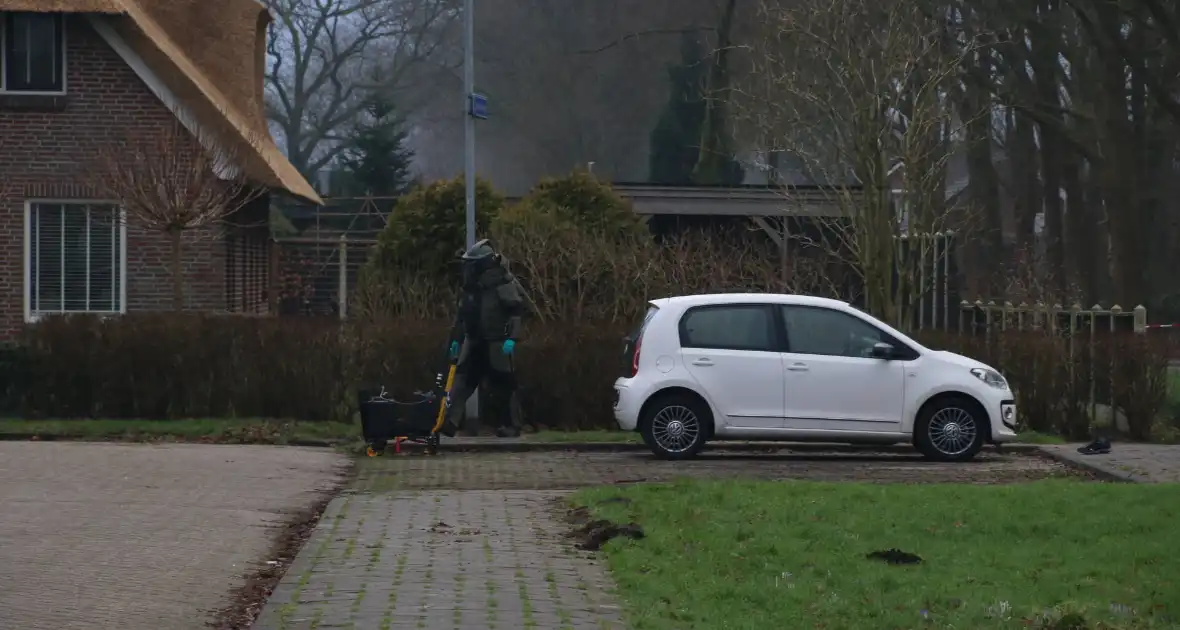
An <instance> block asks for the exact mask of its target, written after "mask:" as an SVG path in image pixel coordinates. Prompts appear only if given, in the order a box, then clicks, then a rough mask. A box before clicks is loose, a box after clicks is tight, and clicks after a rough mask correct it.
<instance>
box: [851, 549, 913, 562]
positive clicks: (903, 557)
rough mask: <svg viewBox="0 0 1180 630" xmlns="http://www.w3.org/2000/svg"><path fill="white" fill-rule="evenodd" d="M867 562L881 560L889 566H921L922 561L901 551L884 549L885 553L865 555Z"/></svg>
mask: <svg viewBox="0 0 1180 630" xmlns="http://www.w3.org/2000/svg"><path fill="white" fill-rule="evenodd" d="M865 557H866V558H868V559H869V560H883V561H885V562H887V563H889V564H921V563H922V559H921V558H919V557H918V556H916V555H914V554H912V553H907V552H905V551H902V550H901V549H896V548H895V549H886V550H885V551H874V552H872V553H867V554H865Z"/></svg>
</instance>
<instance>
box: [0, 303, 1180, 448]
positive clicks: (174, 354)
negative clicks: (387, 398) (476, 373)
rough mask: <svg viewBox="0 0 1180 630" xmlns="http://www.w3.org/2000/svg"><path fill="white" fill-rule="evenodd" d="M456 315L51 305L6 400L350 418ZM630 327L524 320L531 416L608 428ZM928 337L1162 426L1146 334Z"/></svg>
mask: <svg viewBox="0 0 1180 630" xmlns="http://www.w3.org/2000/svg"><path fill="white" fill-rule="evenodd" d="M448 325H449V322H447V321H440V320H412V319H397V320H385V321H368V322H353V323H349V324H344V325H342V324H340V323H339V322H337V321H334V320H330V319H326V318H290V317H282V318H271V317H238V316H224V315H222V316H217V315H197V314H152V315H146V314H145V315H126V316H122V317H118V318H110V319H99V318H94V317H86V316H72V317H57V318H49V319H46V320H44V321H42V322H41V323H38V324H36V325H34V326H31V327H30V328H29V329H28V330H27V332H26V335H25V338H24V340H23V343H22V345H21V347H20V348H19V349H15V348H8V349H5V350H3V351H0V377H4V378H5V381H4V382H5V390H4V391H3V392H0V393H3V394H4V396H3V399H0V400H3V401H4V402H5V403H6V407H7V408H8V411H9V413H19V414H20V415H23V416H24V417H28V418H141V419H175V418H192V417H195V418H224V417H249V418H256V417H268V418H289V419H299V420H312V421H317V420H351V419H353V418H354V415H353V414H354V412H355V409H354V405H355V398H354V396H355V391H356V389H357V388H361V387H368V386H372V385H377V384H380V385H384V386H386V387H388V388H389V389H390V391H391V392H392V393H393V394H394V395H396V396H402V397H404V396H409V395H411V394H412V393H413V391H414V390H417V389H425V388H428V387H430V385H431V383H432V382H433V379H434V376H435V374H436V372H437V370H439V369H440V367H441V365H442V363H441V362H442V360H443V358H444V351H445V349H444V347H443V345H444V340H445V337H446V330H447V327H448ZM625 328H627V327H626V326H620V325H615V324H609V325H594V324H590V323H568V322H552V321H550V322H541V321H539V320H536V319H534V320H532V321H530V322H528V323H527V324H526V336H525V338H524V340H523V342H522V343H521V345H520V346H519V356H518V361H517V364H518V366H519V375H520V382H521V397H522V402H523V404H524V408H525V414H526V421H527V422H529V423H530V424H534V425H540V426H543V427H551V428H562V429H601V428H611V427H613V424H614V421H613V417H612V413H611V401H612V396H611V384H612V383H613V382H614V380H615V378H617V377H618V376H619V374H620V373H621V372H622V370H623V367H624V363H625V361H624V359H623V357H621V355H620V350H621V344H622V342H621V338H622V335H623V334H625V332H626V330H625ZM919 337H920V339H921V340H922V342H923V343H925V344H927V345H928V346H930V347H933V348H943V349H948V350H952V351H956V352H960V353H963V354H966V355H968V356H973V357H975V358H978V359H980V360H982V361H984V362H986V363H989V364H991V365H994V366H995V367H997V368H998V369H1000V370H1001V371H1003V372H1004V373H1005V374H1006V375H1007V376H1008V378H1009V380H1010V381H1011V382H1012V384H1013V386H1014V389H1015V390H1016V396H1017V399H1018V400H1017V402H1018V404H1019V408H1020V410H1021V415H1022V418H1023V420H1024V421H1025V422H1027V423H1028V425H1027V426H1029V427H1030V428H1032V429H1035V430H1038V431H1044V432H1049V433H1056V434H1061V435H1066V436H1069V437H1072V438H1077V439H1081V438H1085V437H1087V436H1088V435H1089V431H1090V428H1091V426H1090V425H1091V422H1090V417H1091V416H1090V413H1091V398H1090V392H1091V390H1093V391H1094V392H1095V398H1096V401H1097V402H1102V403H1111V402H1113V405H1114V406H1115V407H1117V408H1118V409H1119V410H1120V412H1121V414H1122V415H1123V416H1124V417H1125V419H1126V422H1125V423H1126V425H1127V428H1128V433H1129V434H1130V435H1131V436H1132V437H1135V438H1139V439H1147V438H1150V437H1152V435H1153V432H1154V431H1156V430H1157V429H1158V428H1159V427H1158V426H1156V422H1157V418H1158V416H1159V415H1160V412H1161V410H1162V409H1163V408H1164V406H1165V397H1166V395H1167V370H1168V361H1167V355H1168V352H1167V349H1166V348H1162V347H1161V346H1160V344H1158V343H1154V344H1153V343H1150V342H1149V340H1148V339H1146V338H1145V337H1143V336H1135V335H1130V334H1128V335H1125V336H1112V337H1108V338H1102V339H1098V340H1095V341H1094V342H1093V343H1081V342H1075V343H1074V344H1069V343H1068V342H1067V340H1064V339H1062V338H1060V337H1056V336H1053V335H1050V334H1047V333H1044V334H1043V333H1039V332H1023V333H1016V332H1008V333H1005V334H1003V335H991V336H990V337H987V338H976V337H965V336H958V335H953V334H945V333H929V332H927V333H923V334H920V335H919ZM1071 348H1072V349H1071ZM1091 375H1093V378H1091Z"/></svg>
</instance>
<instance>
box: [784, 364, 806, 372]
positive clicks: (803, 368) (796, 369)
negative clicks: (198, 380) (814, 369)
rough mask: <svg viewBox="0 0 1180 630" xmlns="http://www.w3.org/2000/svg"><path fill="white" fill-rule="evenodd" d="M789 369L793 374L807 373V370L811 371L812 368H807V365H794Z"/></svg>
mask: <svg viewBox="0 0 1180 630" xmlns="http://www.w3.org/2000/svg"><path fill="white" fill-rule="evenodd" d="M787 369H788V370H790V371H792V372H806V371H807V370H810V369H811V368H809V367H807V364H806V363H792V364H790V365H788V366H787Z"/></svg>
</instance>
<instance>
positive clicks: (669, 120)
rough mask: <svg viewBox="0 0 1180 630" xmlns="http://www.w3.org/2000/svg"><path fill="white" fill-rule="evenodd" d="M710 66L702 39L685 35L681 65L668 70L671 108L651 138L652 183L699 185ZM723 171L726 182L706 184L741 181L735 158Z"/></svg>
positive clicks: (682, 43)
mask: <svg viewBox="0 0 1180 630" xmlns="http://www.w3.org/2000/svg"><path fill="white" fill-rule="evenodd" d="M709 67H710V59H709V56H708V55H707V54H706V53H705V49H704V46H703V45H702V43H701V41H700V39H699V38H698V37H697V36H695V35H691V34H686V35H684V37H683V38H682V39H681V41H680V63H678V64H676V65H674V66H672V67H670V68H669V69H668V79H669V82H670V83H671V89H670V91H669V95H668V105H667V106H666V107H665V109H664V112H663V114H661V115H660V120H659V122H657V123H656V126H655V129H653V130H652V132H651V136H650V143H651V154H650V158H649V164H648V169H649V172H648V175H649V179H650V180H651V181H652V183H656V184H669V185H677V186H685V185H691V184H694V183H700V182H695V181H694V178H693V168H694V167H695V166H696V164H697V160H698V159H699V157H700V151H701V134H702V132H703V130H704V129H703V128H704V124H705V113H706V108H707V107H708V102H707V101H706V99H705V84H706V82H707V79H708V74H709ZM721 170H722V172H723V173H724V174H723V175H722V180H723V181H719V182H705V183H721V184H734V183H740V182H741V180H742V169H741V166H740V165H739V164H738V163H737V162H736V161H734V160H733V159H727V160H725V163H724V164H723V165H722V169H721Z"/></svg>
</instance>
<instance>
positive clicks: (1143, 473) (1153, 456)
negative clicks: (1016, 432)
mask: <svg viewBox="0 0 1180 630" xmlns="http://www.w3.org/2000/svg"><path fill="white" fill-rule="evenodd" d="M1079 446H1082V444H1062V445H1049V446H1045V447H1043V448H1044V449H1045V450H1046V451H1048V452H1052V453H1054V454H1055V455H1057V456H1059V457H1065V458H1067V459H1069V460H1071V461H1075V462H1077V463H1078V464H1080V465H1083V466H1089V467H1093V468H1096V469H1099V470H1102V471H1104V472H1107V473H1109V474H1112V475H1115V476H1119V477H1124V478H1126V479H1129V480H1131V481H1142V482H1148V483H1180V445H1175V444H1124V443H1120V442H1116V443H1114V445H1113V448H1112V449H1111V452H1110V454H1109V455H1082V454H1080V453H1078V447H1079Z"/></svg>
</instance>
